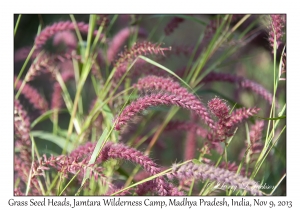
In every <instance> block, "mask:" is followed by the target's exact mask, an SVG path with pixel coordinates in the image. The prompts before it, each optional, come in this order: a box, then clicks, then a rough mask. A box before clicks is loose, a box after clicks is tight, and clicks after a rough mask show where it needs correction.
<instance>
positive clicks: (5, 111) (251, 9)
mask: <svg viewBox="0 0 300 210" xmlns="http://www.w3.org/2000/svg"><path fill="white" fill-rule="evenodd" d="M293 2H295V3H293ZM9 4H12V5H9ZM0 8H1V13H0V14H1V18H0V21H1V32H0V37H1V38H0V42H1V50H0V53H1V63H2V64H4V65H1V75H2V77H1V80H0V81H1V82H0V91H1V96H2V97H1V98H2V100H1V102H2V103H1V108H0V116H1V121H0V124H1V126H0V128H1V133H2V135H1V147H0V148H1V153H0V154H1V158H0V160H1V179H0V180H1V182H0V183H1V194H0V198H1V199H0V206H1V207H2V206H3V207H4V206H5V207H8V203H7V202H8V200H9V199H10V198H13V189H12V183H13V176H12V171H13V165H12V160H13V152H12V151H13V86H12V84H13V47H12V46H13V14H14V13H52V12H55V13H127V14H129V13H162V14H166V13H287V43H288V44H287V55H288V58H287V69H288V70H287V81H288V83H287V92H288V93H287V102H288V106H287V113H288V116H287V160H288V163H287V195H288V196H287V197H271V198H270V197H266V198H263V199H264V200H274V201H275V200H292V201H293V208H294V209H297V206H298V209H299V207H300V205H299V198H298V197H299V192H298V190H300V186H299V180H298V179H297V178H299V175H300V170H299V166H298V164H299V160H298V159H299V156H297V154H299V149H300V147H299V133H298V132H297V129H298V130H299V119H300V118H299V112H300V104H299V100H298V97H299V90H300V88H299V85H297V84H299V83H300V82H299V79H300V77H299V71H300V69H299V63H298V61H299V53H300V52H299V51H300V50H299V49H300V48H299V35H300V31H299V29H300V24H299V20H300V19H299V16H298V15H297V14H298V11H296V10H298V9H296V8H298V5H297V4H296V1H289V2H288V1H285V2H284V1H278V0H276V1H274V0H272V1H271V0H268V1H266V0H265V1H258V0H255V1H253V0H252V1H237V0H235V1H221V0H218V1H216V0H215V1H199V0H198V1H176V2H175V1H172V2H171V1H162V0H151V1H141V0H139V1H83V2H79V1H78V2H76V1H61V0H60V1H57V0H52V1H48V2H46V1H31V0H27V1H11V2H7V1H6V2H5V5H4V1H2V2H1V6H0ZM3 75H4V76H3ZM297 119H298V120H297ZM146 198H147V197H126V198H123V199H124V200H141V199H142V200H144V199H146ZM210 198H212V197H210ZM218 198H221V197H218ZM21 199H26V200H27V198H24V197H23V198H21ZM41 199H42V198H41ZM68 199H73V198H71V197H69V198H68ZM77 199H78V200H84V199H86V198H82V197H80V198H77ZM92 199H97V198H96V197H92ZM159 199H168V198H161V197H156V200H159ZM191 199H199V198H197V197H191ZM228 199H231V198H228ZM247 199H249V200H253V199H254V198H250V197H247ZM15 208H16V207H9V209H15ZM29 208H30V209H32V207H27V209H29ZM43 208H44V207H43ZM47 208H49V207H47ZM84 208H87V207H82V208H79V207H77V208H76V209H84ZM97 208H99V207H97ZM120 208H122V207H120ZM131 208H134V207H131ZM143 208H146V207H143ZM171 208H174V207H168V208H167V209H171ZM181 208H183V207H181ZM184 208H185V209H188V208H187V207H184ZM231 208H232V209H241V208H242V207H231ZM56 209H59V208H56ZM110 209H119V208H110ZM136 209H137V208H136ZM152 209H153V207H152ZM157 209H160V207H157ZM214 209H218V208H217V207H214ZM273 209H277V208H273ZM278 209H279V208H278ZM281 209H282V208H281Z"/></svg>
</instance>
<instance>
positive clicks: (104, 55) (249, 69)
mask: <svg viewBox="0 0 300 210" xmlns="http://www.w3.org/2000/svg"><path fill="white" fill-rule="evenodd" d="M18 17H21V18H18ZM15 18H16V22H17V23H18V24H16V25H15V28H14V31H15V33H14V39H15V55H14V62H15V71H14V83H13V86H14V145H15V146H14V176H15V177H14V190H15V195H43V196H46V195H111V196H113V195H162V196H164V195H173V196H176V195H285V194H286V184H285V183H286V138H285V131H286V121H285V113H286V100H285V97H286V91H285V88H286V80H285V78H286V77H285V74H286V66H287V65H286V45H285V37H286V34H285V27H286V17H285V15H281V14H277V15H237V14H235V15H196V14H195V15H40V16H37V15H22V16H18V15H16V17H15ZM29 23H30V24H29ZM221 186H223V187H221ZM224 186H227V187H226V188H224Z"/></svg>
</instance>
